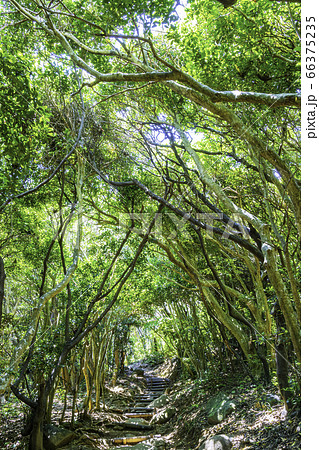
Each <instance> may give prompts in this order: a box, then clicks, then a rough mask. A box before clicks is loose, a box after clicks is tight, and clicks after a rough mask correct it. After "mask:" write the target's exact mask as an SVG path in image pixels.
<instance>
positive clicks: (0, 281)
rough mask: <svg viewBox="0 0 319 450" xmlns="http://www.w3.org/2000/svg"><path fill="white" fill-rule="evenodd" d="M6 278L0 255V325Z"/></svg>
mask: <svg viewBox="0 0 319 450" xmlns="http://www.w3.org/2000/svg"><path fill="white" fill-rule="evenodd" d="M5 279H6V273H5V270H4V262H3V259H2V257H1V256H0V327H1V323H2V307H3V299H4V280H5Z"/></svg>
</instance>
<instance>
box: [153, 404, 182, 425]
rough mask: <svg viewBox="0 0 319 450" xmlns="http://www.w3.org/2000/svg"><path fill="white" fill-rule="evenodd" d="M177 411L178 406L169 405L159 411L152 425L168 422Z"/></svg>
mask: <svg viewBox="0 0 319 450" xmlns="http://www.w3.org/2000/svg"><path fill="white" fill-rule="evenodd" d="M175 413H176V408H174V406H168V407H167V408H165V409H162V410H161V411H159V412H158V413H157V414H155V416H154V417H153V418H152V420H151V421H150V425H154V424H163V423H166V422H168V421H169V420H170V419H171V418H172V417H173V416H174V414H175Z"/></svg>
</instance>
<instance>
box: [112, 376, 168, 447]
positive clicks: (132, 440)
mask: <svg viewBox="0 0 319 450" xmlns="http://www.w3.org/2000/svg"><path fill="white" fill-rule="evenodd" d="M144 380H145V381H146V388H145V392H144V393H143V394H138V395H136V396H135V400H136V404H135V405H134V406H132V407H129V408H128V409H127V410H125V411H124V414H123V419H126V420H128V419H134V418H136V419H145V420H147V421H149V420H151V419H152V417H153V415H154V409H155V408H154V407H150V406H148V405H149V404H150V403H152V402H153V401H154V400H156V399H157V398H158V397H160V396H161V395H162V394H163V393H164V391H165V389H166V388H167V387H168V385H169V380H168V379H166V378H161V377H156V376H152V375H148V374H145V377H144ZM119 424H120V423H119ZM123 425H124V422H123ZM144 427H145V428H144V429H145V430H146V429H148V428H147V427H148V426H147V425H146V426H145V425H144ZM132 428H134V426H133V427H132ZM141 428H142V427H141ZM136 429H138V427H136ZM151 429H152V427H151V426H149V430H151ZM152 437H156V438H160V437H161V436H154V435H152V434H151V433H150V434H149V435H147V436H133V437H132V436H130V437H129V436H127V437H118V438H113V439H112V441H111V442H110V443H111V444H112V445H115V446H114V447H112V448H113V449H122V450H124V449H126V448H132V449H133V448H134V446H135V445H136V444H138V443H139V442H143V441H146V440H148V439H150V438H152ZM126 444H129V447H126V446H125V445H126Z"/></svg>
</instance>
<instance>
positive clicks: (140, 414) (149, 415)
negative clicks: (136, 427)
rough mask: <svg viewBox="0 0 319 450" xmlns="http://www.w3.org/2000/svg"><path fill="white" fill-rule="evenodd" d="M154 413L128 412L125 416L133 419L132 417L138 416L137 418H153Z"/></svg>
mask: <svg viewBox="0 0 319 450" xmlns="http://www.w3.org/2000/svg"><path fill="white" fill-rule="evenodd" d="M153 415H154V414H150V413H134V412H132V413H126V414H125V416H127V417H128V418H130V419H132V418H136V419H151V418H152V417H153Z"/></svg>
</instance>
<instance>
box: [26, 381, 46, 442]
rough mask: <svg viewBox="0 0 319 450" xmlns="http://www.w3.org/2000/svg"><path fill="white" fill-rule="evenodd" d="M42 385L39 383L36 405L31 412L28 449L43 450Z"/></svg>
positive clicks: (44, 401)
mask: <svg viewBox="0 0 319 450" xmlns="http://www.w3.org/2000/svg"><path fill="white" fill-rule="evenodd" d="M44 386H45V384H44V383H41V384H40V387H39V397H38V401H37V406H36V408H35V409H34V410H33V414H32V430H31V434H30V440H29V450H43V421H44V416H45V412H46V407H45V405H46V396H45V390H44Z"/></svg>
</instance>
